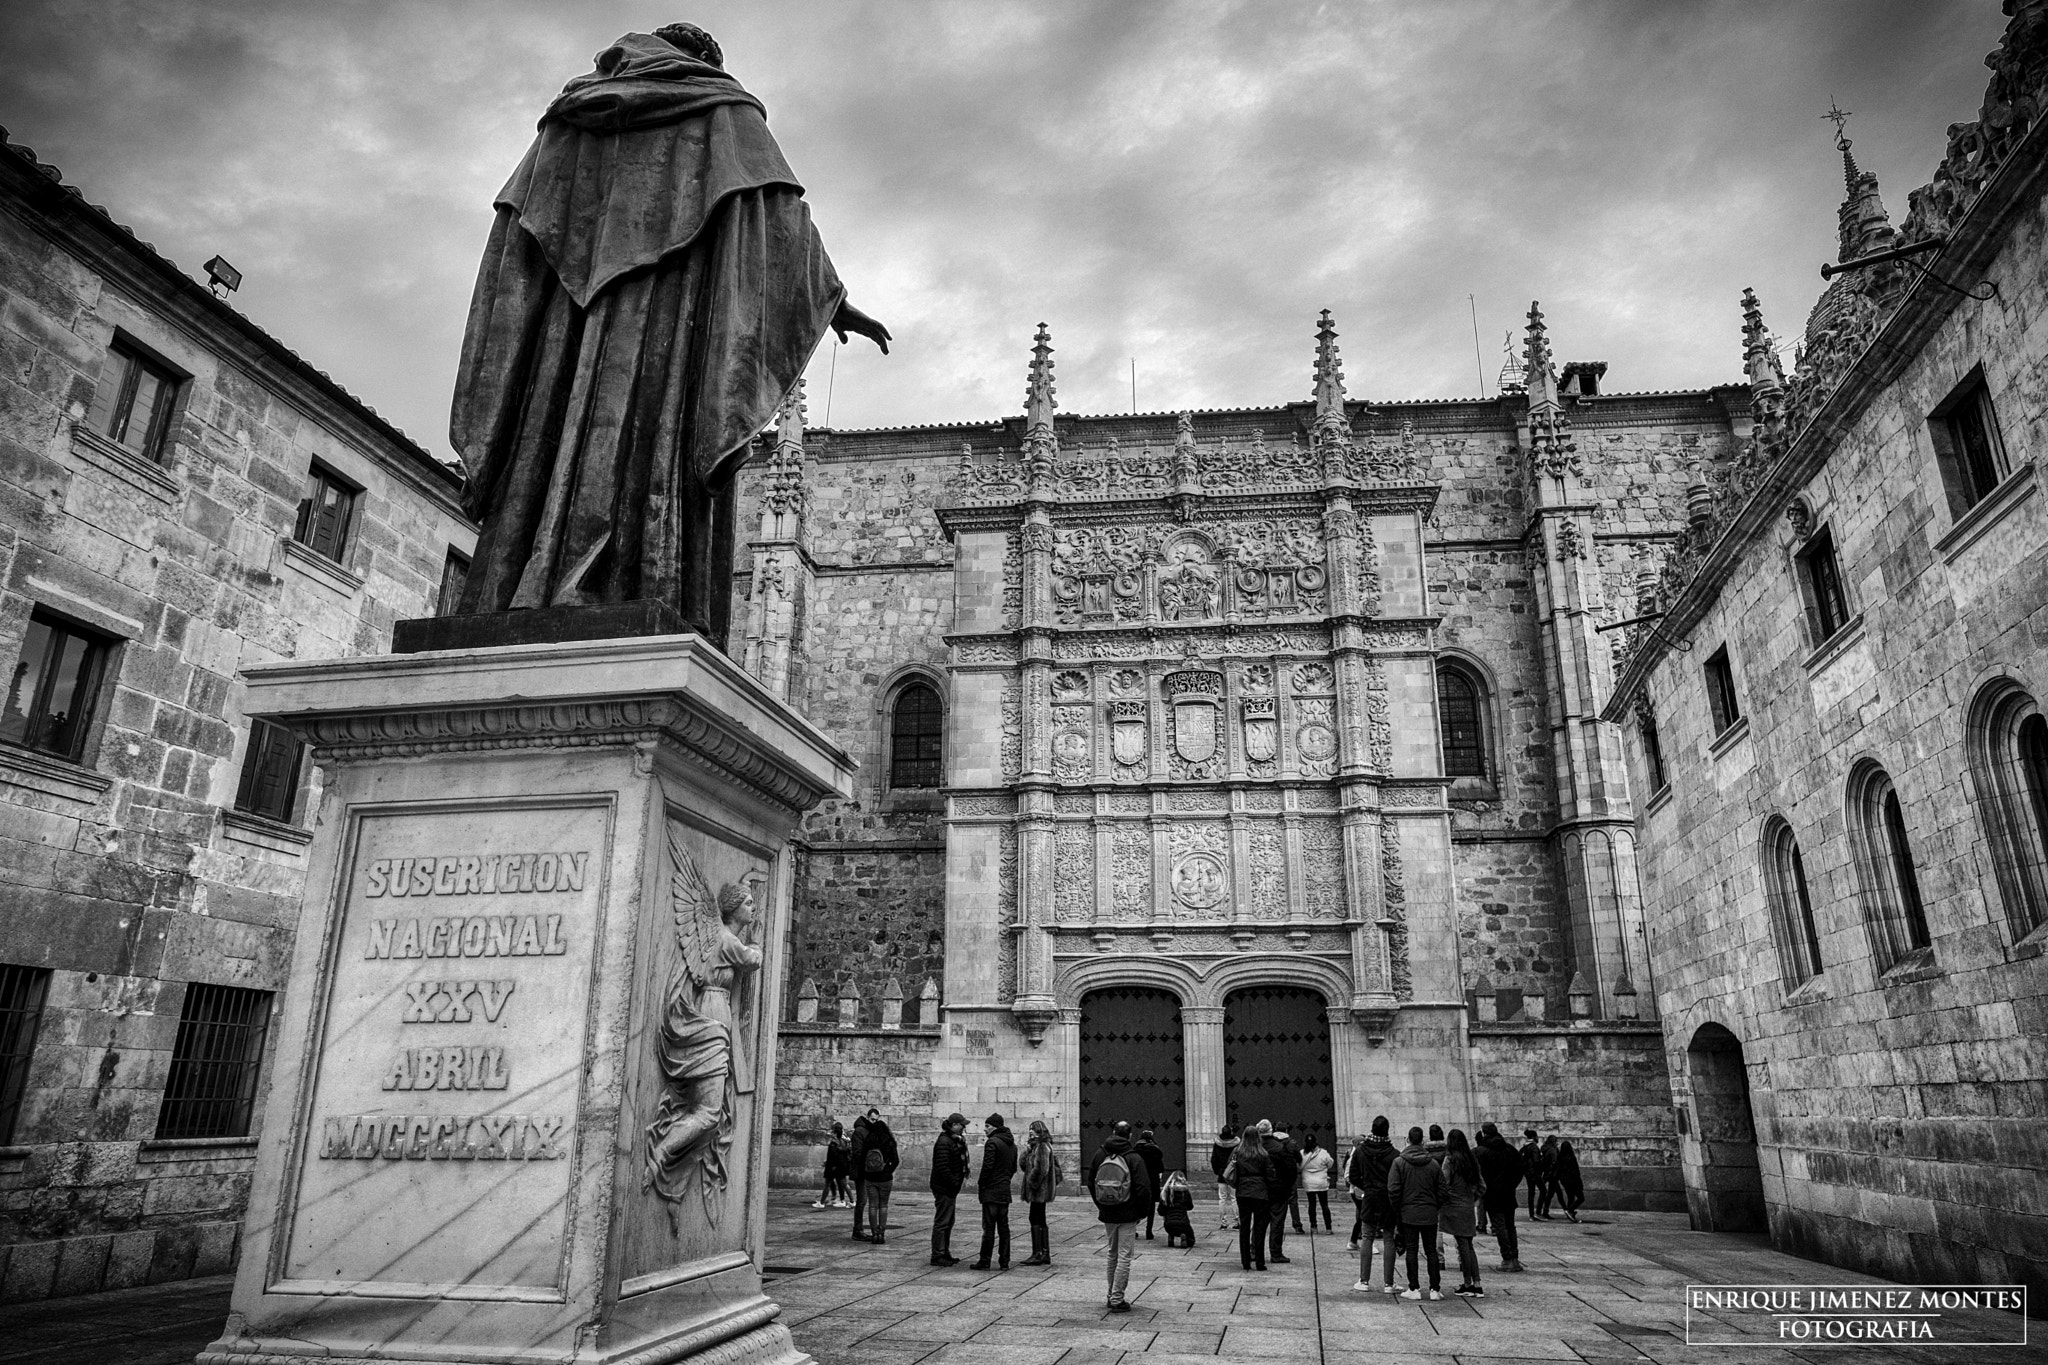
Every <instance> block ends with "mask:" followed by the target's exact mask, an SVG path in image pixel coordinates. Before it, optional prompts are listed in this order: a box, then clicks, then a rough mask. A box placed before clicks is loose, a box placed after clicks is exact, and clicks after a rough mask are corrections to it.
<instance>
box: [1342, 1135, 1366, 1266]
mask: <svg viewBox="0 0 2048 1365" xmlns="http://www.w3.org/2000/svg"><path fill="white" fill-rule="evenodd" d="M1364 1146H1365V1134H1362V1133H1361V1134H1360V1135H1359V1138H1358V1141H1356V1142H1354V1143H1352V1144H1351V1150H1350V1151H1348V1152H1346V1153H1345V1154H1344V1192H1345V1193H1346V1194H1348V1195H1350V1196H1351V1244H1350V1245H1349V1246H1347V1247H1345V1248H1344V1249H1345V1250H1346V1251H1356V1250H1358V1235H1359V1234H1360V1233H1361V1232H1364V1231H1365V1205H1364V1204H1362V1203H1361V1202H1360V1201H1359V1194H1360V1191H1359V1188H1358V1182H1357V1181H1355V1180H1353V1179H1352V1178H1351V1168H1352V1167H1353V1166H1356V1165H1357V1164H1358V1153H1359V1151H1360V1150H1361V1149H1362V1148H1363V1147H1364Z"/></svg>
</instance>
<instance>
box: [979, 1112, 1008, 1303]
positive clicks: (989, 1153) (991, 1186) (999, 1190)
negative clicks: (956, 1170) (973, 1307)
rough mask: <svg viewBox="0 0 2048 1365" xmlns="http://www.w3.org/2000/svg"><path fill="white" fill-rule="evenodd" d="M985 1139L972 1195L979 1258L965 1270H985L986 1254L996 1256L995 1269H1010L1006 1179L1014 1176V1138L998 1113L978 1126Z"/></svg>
mask: <svg viewBox="0 0 2048 1365" xmlns="http://www.w3.org/2000/svg"><path fill="white" fill-rule="evenodd" d="M981 1127H982V1131H983V1132H984V1133H986V1134H987V1135H988V1136H987V1137H985V1138H983V1139H982V1143H981V1179H980V1180H979V1181H978V1182H976V1184H975V1193H976V1194H977V1195H978V1196H979V1197H980V1199H981V1258H980V1259H979V1260H977V1261H976V1262H975V1263H974V1264H973V1265H971V1266H969V1267H968V1269H969V1270H987V1269H988V1268H989V1261H988V1258H989V1253H990V1252H994V1253H995V1254H996V1268H997V1269H999V1270H1008V1269H1009V1268H1010V1178H1011V1177H1012V1176H1014V1175H1016V1174H1017V1139H1016V1138H1014V1137H1011V1136H1010V1130H1009V1129H1008V1128H1006V1127H1004V1126H1003V1116H1002V1115H1001V1114H990V1115H989V1116H988V1119H987V1120H986V1121H985V1122H984V1123H983V1124H982V1125H981Z"/></svg>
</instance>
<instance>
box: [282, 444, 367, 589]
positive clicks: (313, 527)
mask: <svg viewBox="0 0 2048 1365" xmlns="http://www.w3.org/2000/svg"><path fill="white" fill-rule="evenodd" d="M360 491H361V490H359V489H358V488H357V487H356V486H355V485H354V484H352V483H350V482H348V481H347V480H346V479H344V478H342V477H341V476H340V475H339V474H336V473H335V472H334V471H333V470H331V469H329V468H328V467H327V466H326V465H323V464H319V463H317V462H316V463H315V464H314V465H313V467H312V468H311V469H309V470H307V471H306V495H305V496H304V497H302V498H300V499H299V520H298V524H297V525H295V526H294V527H293V528H292V539H293V540H296V541H297V542H299V544H301V545H303V546H305V547H306V548H307V549H309V550H311V551H313V552H314V553H315V554H321V555H325V556H327V558H329V559H331V560H333V561H334V562H335V563H337V564H339V563H341V562H342V557H343V556H344V555H346V554H347V553H348V533H349V527H350V525H351V523H353V522H354V520H355V514H356V498H357V496H358V495H359V493H360Z"/></svg>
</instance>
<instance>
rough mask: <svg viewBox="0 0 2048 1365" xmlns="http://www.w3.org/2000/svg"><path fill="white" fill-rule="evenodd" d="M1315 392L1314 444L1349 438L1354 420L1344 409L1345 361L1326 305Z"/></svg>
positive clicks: (1318, 334) (1318, 340)
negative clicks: (1338, 352)
mask: <svg viewBox="0 0 2048 1365" xmlns="http://www.w3.org/2000/svg"><path fill="white" fill-rule="evenodd" d="M1315 395H1316V396H1315V402H1316V416H1315V423H1314V425H1313V426H1312V427H1311V428H1310V431H1311V433H1312V439H1313V441H1314V444H1316V445H1318V446H1320V445H1322V444H1324V443H1325V442H1327V441H1335V442H1337V443H1338V444H1340V445H1341V444H1343V443H1344V442H1346V441H1348V440H1349V439H1350V436H1351V419H1350V417H1348V416H1347V415H1346V414H1345V411H1344V362H1343V360H1342V358H1341V357H1340V356H1339V355H1338V354H1337V325H1336V323H1335V321H1334V320H1332V318H1331V317H1330V310H1329V309H1327V308H1325V309H1324V310H1323V312H1322V316H1321V317H1319V318H1317V319H1316V366H1315Z"/></svg>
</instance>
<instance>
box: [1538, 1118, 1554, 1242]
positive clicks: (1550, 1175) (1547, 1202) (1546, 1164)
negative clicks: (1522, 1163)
mask: <svg viewBox="0 0 2048 1365" xmlns="http://www.w3.org/2000/svg"><path fill="white" fill-rule="evenodd" d="M1536 1159H1537V1161H1539V1162H1540V1163H1542V1164H1541V1172H1542V1176H1543V1190H1542V1193H1540V1194H1538V1195H1537V1196H1536V1216H1537V1217H1538V1218H1541V1219H1542V1220H1543V1221H1544V1222H1546V1223H1547V1222H1549V1221H1550V1206H1551V1204H1552V1203H1553V1202H1555V1201H1556V1199H1557V1196H1558V1190H1557V1134H1555V1133H1552V1134H1551V1135H1550V1136H1549V1137H1547V1138H1545V1139H1543V1146H1542V1148H1541V1149H1540V1150H1539V1151H1538V1152H1537V1153H1536Z"/></svg>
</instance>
